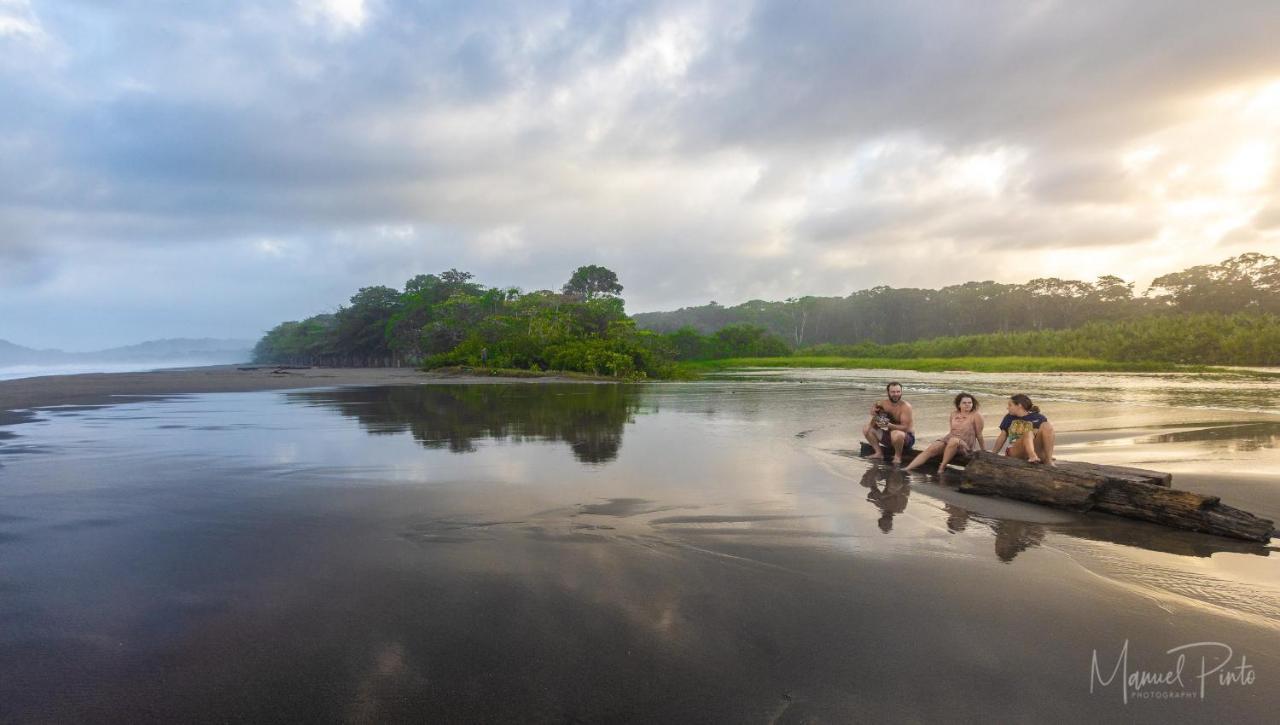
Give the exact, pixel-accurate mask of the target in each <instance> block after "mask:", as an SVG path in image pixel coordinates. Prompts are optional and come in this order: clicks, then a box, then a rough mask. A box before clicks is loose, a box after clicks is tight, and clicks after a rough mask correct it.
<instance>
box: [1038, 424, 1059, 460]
mask: <svg viewBox="0 0 1280 725" xmlns="http://www.w3.org/2000/svg"><path fill="white" fill-rule="evenodd" d="M1036 433H1038V434H1039V435H1037V436H1036V444H1037V445H1036V449H1037V450H1038V451H1039V452H1040V460H1042V461H1044V462H1045V465H1047V466H1052V465H1053V445H1054V443H1055V442H1056V441H1057V433H1056V432H1054V430H1053V423H1050V422H1049V421H1047V420H1046V421H1045V422H1043V423H1041V424H1040V429H1039V430H1037V431H1036Z"/></svg>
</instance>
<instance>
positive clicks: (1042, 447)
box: [991, 393, 1054, 466]
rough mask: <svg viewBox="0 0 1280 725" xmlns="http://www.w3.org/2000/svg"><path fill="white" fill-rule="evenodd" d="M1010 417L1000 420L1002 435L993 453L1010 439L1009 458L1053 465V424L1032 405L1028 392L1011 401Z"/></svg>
mask: <svg viewBox="0 0 1280 725" xmlns="http://www.w3.org/2000/svg"><path fill="white" fill-rule="evenodd" d="M1008 408H1009V414H1008V415H1006V416H1005V417H1004V420H1002V421H1000V435H998V436H996V443H995V445H994V446H993V447H992V448H991V450H993V451H995V452H997V453H999V452H1000V449H1001V448H1002V447H1003V446H1004V444H1005V440H1006V439H1008V442H1009V448H1008V449H1007V450H1006V451H1005V452H1004V454H1005V455H1006V456H1010V457H1012V458H1021V459H1023V460H1025V461H1027V462H1028V463H1041V462H1043V463H1045V464H1047V465H1050V466H1052V465H1053V443H1054V431H1053V423H1050V422H1049V419H1048V418H1046V417H1045V416H1044V414H1043V413H1041V412H1040V407H1039V406H1037V405H1034V404H1032V402H1031V398H1030V397H1029V396H1028V395H1026V394H1025V393H1018V394H1017V395H1013V396H1011V397H1010V398H1009V404H1008Z"/></svg>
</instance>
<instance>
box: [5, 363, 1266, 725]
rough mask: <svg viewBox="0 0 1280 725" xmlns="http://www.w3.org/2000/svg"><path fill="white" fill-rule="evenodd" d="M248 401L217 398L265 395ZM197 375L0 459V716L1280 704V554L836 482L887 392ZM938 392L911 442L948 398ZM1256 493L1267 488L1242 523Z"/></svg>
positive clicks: (464, 717)
mask: <svg viewBox="0 0 1280 725" xmlns="http://www.w3.org/2000/svg"><path fill="white" fill-rule="evenodd" d="M383 372H386V373H387V374H389V375H391V376H404V379H405V380H414V381H415V382H416V381H417V380H419V378H417V377H416V375H417V374H415V373H412V372H410V371H404V372H403V373H402V372H400V371H383ZM152 375H153V376H159V375H160V374H152ZM266 375H267V373H263V374H262V377H261V378H260V379H259V378H258V377H255V378H253V379H249V378H239V377H238V376H229V377H228V376H227V375H225V374H213V375H210V376H209V378H208V379H205V380H203V381H202V382H203V384H205V385H207V386H213V385H224V386H231V385H233V384H235V385H244V386H246V387H248V386H251V385H260V386H263V387H270V386H276V385H281V383H284V382H285V381H283V380H280V381H277V378H275V377H266ZM343 375H346V377H340V376H343ZM180 379H181V378H172V379H168V380H165V381H164V382H161V381H160V378H159V377H152V378H147V377H145V376H143V377H141V378H140V379H136V380H134V381H131V382H129V383H128V384H123V383H122V384H119V385H117V384H114V383H112V381H111V380H110V379H107V380H99V381H95V387H94V388H93V389H92V390H71V389H64V390H62V391H61V392H58V391H56V390H53V388H56V387H57V385H56V384H54V383H50V382H48V381H46V382H45V383H42V384H41V385H43V386H45V387H44V388H42V390H43V392H42V393H41V394H43V395H46V396H49V395H51V394H52V393H53V392H57V393H58V395H60V396H62V397H57V398H50V397H46V398H45V400H64V401H67V403H66V404H65V405H66V407H61V408H57V407H55V408H46V409H43V410H36V411H33V412H32V413H31V414H30V415H28V416H26V419H27V422H25V423H21V424H15V425H8V426H5V427H4V428H2V429H0V430H4V431H6V432H10V433H12V436H11V437H9V438H8V439H5V440H2V441H0V453H3V452H4V451H5V449H6V448H7V449H8V450H9V452H10V453H9V454H8V455H0V511H2V512H3V515H2V516H0V555H3V558H2V559H0V561H2V562H3V564H2V565H0V644H2V646H0V675H3V676H2V677H0V703H3V704H2V705H0V719H3V720H14V721H85V720H90V721H117V722H125V721H128V722H140V721H154V722H158V721H173V720H191V721H212V720H217V721H225V720H280V719H289V720H307V721H346V722H372V721H379V722H382V721H402V720H424V719H429V720H433V721H487V722H492V721H503V722H511V721H520V722H564V721H592V722H596V721H636V720H643V721H654V720H664V721H696V722H726V721H728V722H831V721H835V722H848V721H890V722H913V721H914V722H918V721H939V720H946V721H977V720H983V721H990V720H995V721H1029V720H1034V721H1044V722H1078V721H1080V720H1081V719H1090V720H1095V721H1100V722H1134V721H1139V722H1155V721H1168V720H1170V719H1176V720H1178V721H1187V722H1196V721H1201V722H1208V721H1217V722H1223V721H1229V722H1264V721H1267V720H1269V719H1270V715H1271V713H1273V712H1274V711H1275V708H1276V707H1277V706H1278V705H1280V695H1277V692H1278V691H1277V690H1276V688H1275V687H1274V686H1273V685H1274V681H1275V678H1277V677H1280V655H1278V654H1277V653H1280V587H1278V586H1277V583H1278V582H1280V569H1277V566H1276V565H1277V561H1278V560H1277V559H1276V557H1275V555H1274V554H1275V547H1274V545H1272V546H1264V545H1249V544H1246V543H1244V542H1233V541H1228V540H1224V539H1217V538H1215V537H1210V536H1205V535H1200V534H1191V533H1186V532H1176V531H1170V530H1167V529H1163V528H1162V527H1158V526H1154V525H1149V524H1142V523H1138V522H1129V521H1124V520H1119V519H1113V518H1110V517H1105V516H1091V515H1078V514H1070V513H1065V512H1061V511H1055V510H1051V509H1045V508H1042V507H1037V506H1031V505H1026V504H1020V503H1017V502H1012V501H1002V500H998V499H981V498H976V497H972V496H966V495H964V494H960V493H958V492H956V491H955V490H954V482H953V481H952V480H950V478H949V477H943V478H938V477H935V476H904V475H903V474H902V473H901V472H898V471H895V470H893V469H891V468H886V467H883V466H875V465H869V464H867V463H866V462H864V461H860V460H854V459H850V458H848V457H847V456H845V455H842V454H841V453H840V451H841V450H843V449H846V448H848V447H849V442H850V440H851V439H852V437H853V435H854V432H853V431H854V428H855V420H854V418H856V417H858V414H859V413H860V411H862V410H863V408H865V404H866V402H867V401H869V400H870V399H871V397H872V396H873V395H874V394H875V388H876V385H875V382H874V381H871V382H869V383H867V384H857V385H855V384H849V383H845V382H841V383H839V384H833V383H813V382H809V383H799V382H796V383H788V382H767V383H762V382H751V381H732V380H728V381H708V382H700V383H688V384H659V385H646V386H616V385H557V384H543V385H494V384H470V385H451V384H432V385H409V386H405V385H395V386H386V385H382V386H372V387H369V386H360V387H343V388H325V389H314V385H315V384H317V382H318V384H320V385H331V384H333V383H334V382H335V381H337V380H342V381H343V382H346V383H369V382H371V381H370V379H368V378H366V379H364V380H361V379H360V376H359V375H357V374H347V373H337V374H336V376H335V377H333V378H318V379H312V380H310V381H307V380H288V381H287V382H288V385H287V387H291V388H302V387H310V388H312V389H306V390H302V389H295V390H284V391H279V392H271V391H265V390H257V391H254V390H250V391H248V392H223V393H202V394H187V395H183V394H180V393H181V392H182V391H181V390H180V389H179V386H178V384H177V381H178V380H180ZM188 380H190V378H188ZM195 380H200V379H199V378H195ZM232 381H235V382H234V383H233V382H232ZM306 382H310V383H311V385H310V386H308V385H302V384H299V385H295V384H294V383H306ZM431 382H433V383H436V382H441V381H438V380H432V381H431ZM448 382H455V381H448ZM484 382H485V383H490V382H492V381H489V380H485V381H484ZM930 384H932V383H930ZM3 385H4V384H0V386H3ZM910 385H911V383H909V386H910ZM166 386H167V387H166ZM281 387H285V386H283V385H281ZM924 387H925V386H924V383H923V382H922V383H919V385H918V387H916V388H915V389H914V390H912V395H913V397H914V399H915V400H916V401H917V405H918V408H919V410H920V414H921V416H922V420H923V421H927V422H926V424H925V425H926V427H927V425H929V424H930V423H929V422H931V421H932V420H933V419H934V418H936V417H938V413H939V411H945V405H946V404H947V399H948V396H947V394H946V393H945V392H926V391H925V390H924ZM220 389H223V390H226V389H227V388H220ZM0 390H3V388H0ZM36 390H37V388H35V387H30V388H28V391H27V392H26V393H24V395H28V396H34V395H35V394H36ZM112 391H128V392H129V394H135V395H142V396H165V397H161V398H159V399H156V398H153V397H143V398H132V399H122V398H104V397H103V396H106V395H108V394H110V393H111V392H112ZM76 396H90V397H81V398H77V397H76ZM91 396H98V397H97V398H93V397H91ZM981 397H983V398H984V399H986V400H989V401H991V403H992V404H994V402H995V399H994V398H992V397H991V396H985V395H984V396H981ZM14 399H16V397H13V398H0V401H4V405H11V402H10V401H12V400H14ZM27 399H28V400H35V399H36V398H34V397H30V398H27ZM93 400H97V401H98V402H103V401H104V400H111V401H113V402H114V403H115V404H113V405H107V406H105V407H92V406H88V405H85V403H91V402H92V401H93ZM71 401H78V402H77V403H76V404H74V405H72V404H70V403H71ZM1084 405H1086V404H1085V403H1071V402H1068V401H1057V402H1054V403H1053V407H1052V408H1049V409H1050V410H1051V414H1053V415H1054V416H1055V420H1059V421H1061V422H1062V428H1063V430H1064V435H1063V449H1064V450H1063V455H1064V456H1065V457H1072V456H1073V455H1074V456H1076V457H1090V458H1093V457H1099V456H1098V455H1095V454H1105V455H1102V456H1101V457H1105V458H1109V460H1110V462H1121V461H1122V460H1126V459H1125V456H1124V455H1122V453H1121V452H1122V451H1125V450H1131V451H1132V452H1133V455H1131V456H1129V459H1139V460H1142V461H1150V460H1155V459H1160V458H1163V459H1166V460H1169V461H1175V460H1178V459H1179V457H1180V456H1187V455H1190V454H1194V455H1200V453H1201V452H1202V451H1201V449H1200V448H1197V447H1198V446H1205V445H1219V444H1220V443H1223V442H1224V441H1225V440H1227V439H1225V438H1212V437H1208V438H1206V437H1205V436H1200V437H1196V436H1192V435H1190V434H1189V433H1185V431H1190V430H1215V429H1219V428H1224V427H1227V426H1229V425H1235V424H1239V423H1240V422H1241V418H1242V417H1243V418H1248V419H1249V420H1248V421H1246V422H1247V423H1248V424H1249V425H1255V426H1257V425H1261V424H1264V423H1266V421H1267V418H1266V416H1265V415H1264V414H1253V413H1248V414H1246V413H1242V412H1238V411H1237V412H1230V411H1216V412H1215V411H1207V410H1192V411H1188V410H1175V409H1169V410H1162V409H1158V408H1151V409H1149V410H1148V409H1146V408H1143V409H1142V410H1136V409H1135V410H1131V411H1129V412H1127V413H1124V414H1122V415H1118V416H1117V417H1116V418H1114V419H1113V418H1108V417H1106V416H1101V417H1100V416H1089V415H1086V414H1085V413H1084V410H1083V408H1082V407H1080V406H1084ZM1046 407H1047V408H1048V406H1046ZM1254 418H1257V420H1253V419H1254ZM1192 423H1194V425H1192ZM1178 431H1183V432H1184V433H1183V434H1181V437H1178V438H1177V439H1174V440H1169V439H1166V438H1161V436H1169V435H1175V433H1176V432H1178ZM923 433H924V432H923V431H922V434H923ZM1247 438H1248V436H1245V437H1244V439H1247ZM1230 440H1231V441H1233V442H1235V443H1237V444H1238V442H1239V440H1242V439H1237V438H1231V439H1230ZM1126 441H1129V442H1126ZM1188 447H1190V448H1188ZM1244 448H1245V449H1246V450H1241V451H1238V452H1237V453H1236V454H1235V457H1234V458H1233V459H1231V460H1229V461H1227V462H1226V463H1223V460H1224V459H1223V456H1222V454H1221V452H1219V453H1217V454H1215V455H1216V456H1217V458H1218V460H1219V463H1220V465H1219V469H1220V470H1222V471H1223V476H1224V478H1223V480H1222V481H1220V482H1219V484H1218V485H1220V486H1221V487H1223V488H1226V489H1229V490H1233V491H1234V490H1236V488H1233V486H1234V484H1233V483H1231V480H1230V477H1229V473H1228V471H1229V468H1230V467H1231V466H1236V467H1239V468H1241V469H1251V468H1255V467H1256V463H1257V461H1258V460H1264V461H1265V460H1270V458H1269V456H1272V455H1274V450H1275V449H1274V447H1273V445H1272V442H1271V439H1269V438H1268V439H1265V440H1255V441H1253V442H1252V443H1246V444H1244ZM1214 450H1217V449H1214ZM1188 451H1190V454H1189V453H1188ZM1188 465H1189V464H1188ZM1254 473H1255V474H1256V475H1259V476H1262V474H1260V473H1258V472H1257V471H1254ZM1177 480H1178V478H1177V475H1175V482H1176V481H1177ZM1274 483H1275V482H1274V480H1273V479H1271V478H1267V477H1265V476H1263V477H1262V478H1257V479H1255V480H1254V482H1253V484H1252V486H1253V489H1255V494H1254V495H1255V497H1256V502H1257V503H1260V504H1263V505H1266V506H1270V505H1272V503H1271V502H1273V501H1274V500H1275V493H1274V492H1275V485H1274ZM1237 488H1238V487H1237ZM1241 490H1242V489H1241ZM1226 498H1227V499H1228V500H1230V496H1228V497H1226ZM1205 642H1214V643H1221V644H1222V645H1223V646H1225V647H1230V648H1231V652H1230V657H1229V658H1227V657H1226V656H1225V650H1224V649H1223V648H1222V647H1218V646H1216V645H1201V646H1198V647H1196V648H1193V649H1191V650H1188V651H1187V652H1186V654H1187V658H1186V661H1185V667H1184V672H1183V673H1182V676H1181V680H1182V681H1181V683H1180V684H1178V683H1175V684H1168V683H1165V684H1160V685H1155V684H1150V683H1148V684H1144V685H1142V686H1140V687H1136V688H1135V687H1129V688H1128V689H1126V688H1125V686H1124V685H1122V684H1121V682H1120V680H1122V679H1123V676H1120V677H1117V678H1116V679H1115V680H1109V684H1104V683H1103V682H1102V680H1103V679H1106V678H1107V677H1108V676H1110V675H1111V673H1112V670H1113V669H1114V668H1115V667H1116V666H1117V665H1118V664H1120V665H1122V666H1123V667H1124V668H1127V672H1130V673H1132V672H1143V671H1150V672H1156V671H1159V672H1162V673H1163V672H1165V671H1167V670H1169V669H1170V668H1172V667H1173V666H1175V661H1176V654H1172V655H1171V654H1168V653H1167V652H1168V650H1170V649H1173V648H1177V647H1179V646H1182V645H1187V644H1192V643H1205ZM1126 643H1127V650H1126V649H1125V648H1126ZM1126 651H1127V659H1126V660H1122V659H1121V658H1122V654H1123V653H1125V652H1126ZM1095 661H1096V662H1097V663H1098V667H1099V668H1100V670H1099V673H1100V675H1099V676H1095V675H1094V672H1093V666H1094V662H1095ZM1202 664H1203V667H1204V669H1206V670H1213V669H1214V668H1215V667H1216V666H1217V665H1219V664H1221V665H1223V668H1222V669H1219V670H1216V671H1214V672H1212V673H1210V674H1208V675H1206V676H1204V677H1203V678H1202V677H1201V676H1200V675H1201V669H1202ZM1228 668H1239V669H1231V670H1229V669H1228ZM1230 671H1235V672H1238V673H1239V674H1240V678H1241V679H1239V680H1237V679H1231V678H1230V677H1228V679H1226V680H1224V679H1223V678H1224V676H1226V675H1227V674H1228V673H1229V672H1230ZM1250 674H1251V675H1252V677H1251V679H1250V681H1249V682H1247V683H1246V682H1245V681H1244V679H1243V678H1244V677H1245V676H1246V675H1250ZM1201 684H1203V685H1204V690H1203V691H1202V690H1201ZM1091 690H1092V691H1091Z"/></svg>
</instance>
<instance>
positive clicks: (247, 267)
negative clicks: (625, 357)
mask: <svg viewBox="0 0 1280 725" xmlns="http://www.w3.org/2000/svg"><path fill="white" fill-rule="evenodd" d="M1210 20H1211V21H1212V22H1209V21H1210ZM1278 25H1280V3H1275V2H1271V0H1265V1H1264V0H1233V1H1232V2H1230V3H1225V4H1222V5H1220V6H1213V7H1210V6H1207V5H1205V4H1203V3H1201V2H1198V0H1167V2H1165V3H1161V4H1160V8H1159V9H1158V10H1157V9H1154V7H1153V6H1152V5H1151V4H1150V3H1146V2H1141V1H1140V0H1135V1H1133V2H1129V1H1128V0H1116V2H1114V3H1107V4H1105V5H1090V6H1086V5H1082V4H1075V3H1039V4H1036V5H1034V6H1029V5H1028V4H1026V3H1025V2H1021V1H1020V0H1008V1H1006V0H991V2H983V3H971V4H960V5H955V6H949V5H928V6H927V7H918V6H915V5H910V4H893V3H864V4H859V3H799V4H797V3H788V2H783V1H782V0H744V2H741V3H723V2H712V1H710V0H689V1H685V2H676V1H675V0H638V1H637V2H630V3H580V2H575V1H573V0H547V1H546V2H543V3H506V2H501V1H500V0H498V1H495V2H484V3H449V2H438V3H437V2H401V1H400V0H377V1H376V2H368V1H361V0H320V1H316V2H303V1H302V0H299V1H298V2H294V3H259V2H255V1H254V0H230V1H229V2H227V3H196V2H192V3H180V4H167V3H156V4H150V3H148V4H143V5H130V4H124V5H119V4H113V3H90V2H80V1H75V2H66V3H64V2H53V1H52V0H47V1H42V0H32V1H31V2H28V0H0V99H3V101H0V307H3V308H4V309H5V310H6V312H7V313H8V314H5V315H4V316H0V339H10V340H13V341H15V342H19V343H22V344H33V345H48V346H63V347H67V348H72V349H74V348H77V347H80V348H86V347H95V346H97V347H106V346H109V345H113V344H123V343H128V342H136V341H138V340H142V339H147V338H154V337H160V336H166V335H168V336H201V335H208V336H223V337H252V336H255V335H257V334H258V333H259V332H260V331H261V330H263V329H266V328H267V327H270V326H271V325H274V324H275V323H277V322H279V321H280V320H281V319H285V318H300V317H304V316H307V315H311V314H315V313H318V312H323V311H325V310H326V309H332V308H333V307H335V306H336V305H338V304H340V303H342V302H343V301H345V299H346V298H347V297H349V296H350V295H351V294H352V293H354V292H355V291H356V290H357V289H358V288H360V287H363V286H368V285H373V284H386V285H393V286H397V287H399V286H400V285H402V284H403V283H404V281H405V280H406V279H408V278H409V277H411V276H413V275H414V274H418V273H424V272H439V271H442V270H445V269H448V268H450V267H456V268H458V269H463V270H467V271H471V272H474V273H475V274H476V275H477V278H478V279H479V280H480V281H482V282H485V283H486V284H493V285H499V286H505V285H518V286H521V287H523V288H525V289H540V288H541V289H548V288H549V289H554V288H557V287H559V286H560V285H561V284H563V283H564V281H565V279H566V278H567V275H568V274H569V273H570V271H571V270H572V269H574V268H575V267H577V266H579V265H582V264H603V265H605V266H608V267H610V268H612V269H614V270H615V271H616V272H617V273H618V274H619V276H620V278H621V281H622V283H623V284H624V285H625V287H626V291H625V296H626V299H627V302H628V309H630V310H631V311H644V310H653V309H670V308H674V307H679V306H683V305H689V304H702V303H705V302H707V301H708V300H710V299H715V300H717V301H719V302H720V303H722V304H735V303H737V302H742V301H745V300H748V299H752V298H763V299H784V298H787V297H791V296H797V295H805V294H815V295H845V294H848V293H850V292H852V291H854V290H857V289H863V288H867V287H871V286H875V285H880V284H886V285H894V286H915V287H936V286H942V285H946V284H954V283H960V282H965V281H968V280H974V279H996V280H1000V281H1006V282H1021V281H1026V280H1028V279H1031V278H1034V277H1044V276H1057V277H1072V278H1083V279H1092V278H1093V277H1096V276H1098V275H1101V274H1110V273H1118V274H1120V275H1121V276H1124V277H1125V278H1127V279H1130V280H1132V281H1136V282H1137V283H1138V287H1139V289H1141V288H1142V287H1143V286H1144V285H1145V284H1146V283H1147V282H1149V281H1150V279H1151V278H1153V277H1155V276H1158V275H1160V274H1164V273H1166V272H1170V271H1175V270H1178V269H1182V268H1185V267H1187V266H1190V265H1193V264H1205V263H1213V262H1218V261H1220V260H1222V259H1225V258H1227V257H1229V256H1232V255H1235V254H1239V253H1241V252H1246V251H1258V252H1264V253H1271V254H1280V197H1278V195H1277V188H1278V187H1280V168H1278V163H1280V158H1278V156H1280V44H1277V43H1276V42H1275V39H1274V37H1273V36H1274V33H1273V32H1271V29H1272V28H1274V27H1277V26H1278ZM993 28H998V29H999V30H1000V32H998V33H993V32H992V29H993ZM140 270H145V272H146V279H139V278H137V275H138V274H140ZM162 309H163V310H164V311H165V314H164V315H161V314H160V313H158V312H157V313H156V314H155V315H150V314H149V312H148V311H149V310H162ZM162 318H163V319H164V320H165V322H164V323H163V324H164V325H171V326H170V327H166V328H165V329H160V326H161V324H162V323H161V319H162ZM225 320H241V322H239V323H236V324H234V325H230V326H221V325H224V322H215V321H225ZM202 321H203V322H202ZM62 335H66V336H69V337H70V338H71V339H64V338H63V337H60V336H62ZM92 336H97V339H96V340H88V339H87V338H88V337H92Z"/></svg>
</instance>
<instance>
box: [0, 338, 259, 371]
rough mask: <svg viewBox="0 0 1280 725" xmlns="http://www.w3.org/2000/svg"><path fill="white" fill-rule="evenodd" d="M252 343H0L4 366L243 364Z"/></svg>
mask: <svg viewBox="0 0 1280 725" xmlns="http://www.w3.org/2000/svg"><path fill="white" fill-rule="evenodd" d="M253 345H254V341H253V340H221V339H216V338H207V337H206V338H199V339H189V338H174V339H167V340H149V341H147V342H141V343H138V344H137V345H126V346H124V347H113V348H110V349H107V350H96V351H93V352H64V351H62V350H33V349H31V348H29V347H23V346H21V345H15V344H14V343H12V342H9V341H7V340H0V366H5V365H70V364H76V363H90V362H95V363H96V362H102V363H129V362H139V363H165V362H193V363H204V364H209V365H214V364H218V363H236V362H245V361H247V360H249V359H250V358H251V357H252V350H253Z"/></svg>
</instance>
